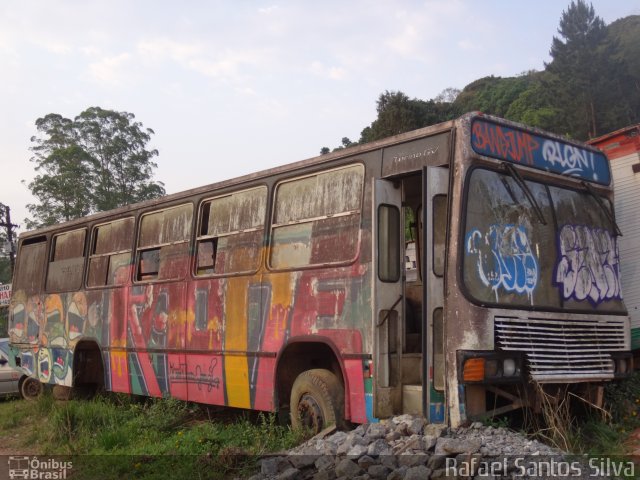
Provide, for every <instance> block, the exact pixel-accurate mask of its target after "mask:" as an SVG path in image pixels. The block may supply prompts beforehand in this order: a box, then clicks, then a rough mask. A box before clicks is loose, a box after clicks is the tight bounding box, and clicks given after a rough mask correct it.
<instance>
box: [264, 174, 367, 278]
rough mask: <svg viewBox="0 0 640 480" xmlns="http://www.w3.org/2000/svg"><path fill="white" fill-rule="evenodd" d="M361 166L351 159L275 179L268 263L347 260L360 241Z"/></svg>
mask: <svg viewBox="0 0 640 480" xmlns="http://www.w3.org/2000/svg"><path fill="white" fill-rule="evenodd" d="M363 179H364V166H362V165H352V166H348V167H344V168H339V169H335V170H330V171H326V172H321V173H318V174H316V175H311V176H307V177H303V178H298V179H295V180H288V181H285V182H282V183H281V184H279V185H278V187H277V190H276V199H275V207H274V218H273V226H272V228H273V230H272V235H271V239H272V244H271V256H270V259H269V263H270V266H271V267H272V268H274V269H287V268H297V267H305V266H309V265H326V264H335V263H343V262H349V261H352V260H354V259H355V258H356V256H357V254H358V246H359V243H360V232H359V229H360V211H361V210H360V209H361V203H362V185H363Z"/></svg>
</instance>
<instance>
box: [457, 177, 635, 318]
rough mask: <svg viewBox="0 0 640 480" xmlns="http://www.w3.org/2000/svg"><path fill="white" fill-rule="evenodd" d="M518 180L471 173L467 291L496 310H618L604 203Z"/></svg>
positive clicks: (615, 258)
mask: <svg viewBox="0 0 640 480" xmlns="http://www.w3.org/2000/svg"><path fill="white" fill-rule="evenodd" d="M519 180H520V179H519V175H518V174H517V172H516V173H515V174H513V173H512V172H504V173H502V172H500V173H499V172H495V171H490V170H484V169H475V170H473V171H472V172H471V174H470V179H469V185H468V193H467V200H466V203H467V204H466V215H465V230H464V235H465V237H464V260H463V278H464V285H465V288H466V291H467V292H468V294H469V295H470V296H471V297H472V298H473V299H474V300H475V301H477V302H478V303H481V304H484V305H499V306H501V307H513V308H522V307H526V308H539V309H553V310H557V309H565V310H598V311H609V312H624V311H625V307H624V304H623V302H622V294H621V291H620V264H619V255H618V244H617V237H616V234H615V226H614V224H613V221H612V218H613V215H612V212H611V203H610V202H609V201H608V200H607V199H605V198H600V199H596V198H594V196H593V195H592V194H590V193H589V191H588V190H587V189H584V190H583V191H580V190H571V189H567V188H560V187H556V186H551V185H544V184H542V183H537V182H533V181H529V180H524V181H519ZM607 210H608V211H607Z"/></svg>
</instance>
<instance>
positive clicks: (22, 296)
mask: <svg viewBox="0 0 640 480" xmlns="http://www.w3.org/2000/svg"><path fill="white" fill-rule="evenodd" d="M612 205H613V204H612V187H611V174H610V169H609V164H608V162H607V160H606V158H605V157H604V155H603V154H602V153H600V152H599V151H597V150H595V149H593V148H592V147H589V146H586V145H583V144H577V143H575V142H570V141H567V140H564V139H561V138H559V137H556V136H554V135H551V134H548V133H544V132H541V131H537V130H533V129H530V128H527V127H524V126H522V125H518V124H515V123H511V122H508V121H505V120H501V119H498V118H494V117H491V116H487V115H482V114H479V113H473V114H467V115H465V116H463V117H461V118H459V119H457V120H454V121H449V122H446V123H442V124H439V125H435V126H431V127H427V128H423V129H420V130H416V131H414V132H409V133H405V134H401V135H397V136H395V137H392V138H389V139H386V140H382V141H378V142H375V143H371V144H366V145H358V146H356V147H353V148H350V149H346V150H340V151H336V152H333V153H331V154H326V155H322V156H320V157H317V158H312V159H310V160H305V161H301V162H298V163H294V164H291V165H286V166H282V167H278V168H273V169H271V170H268V171H264V172H259V173H255V174H251V175H247V176H244V177H240V178H237V179H233V180H229V181H224V182H220V183H216V184H213V185H209V186H206V187H202V188H196V189H193V190H189V191H186V192H183V193H177V194H173V195H168V196H166V197H163V198H160V199H157V200H153V201H147V202H144V203H140V204H137V205H131V206H127V207H123V208H120V209H117V210H113V211H109V212H103V213H98V214H95V215H92V216H89V217H86V218H82V219H78V220H74V221H70V222H68V223H64V224H61V225H55V226H52V227H46V228H42V229H39V230H36V231H32V232H28V233H24V234H22V235H21V236H20V240H19V252H18V258H17V268H16V272H15V278H14V280H13V285H14V292H15V293H14V295H13V297H12V303H11V318H10V337H11V342H12V346H13V352H14V361H15V362H16V363H17V364H18V365H19V366H21V367H22V368H23V369H24V370H26V371H27V372H28V373H29V374H30V375H32V376H34V377H36V378H38V379H39V380H40V382H42V383H45V384H54V385H56V387H54V388H57V389H58V392H63V394H64V393H65V392H67V393H68V392H74V391H76V390H78V389H81V390H90V389H95V388H102V389H105V390H108V391H113V392H124V393H129V394H137V395H147V396H155V397H161V396H171V397H175V398H178V399H183V400H188V401H194V402H200V403H205V404H214V405H226V406H230V407H238V408H244V409H256V410H261V411H277V412H284V413H289V412H290V415H291V418H292V422H293V424H294V425H301V424H302V425H306V426H308V427H310V428H313V429H315V430H320V429H322V428H323V427H324V426H326V425H328V424H330V423H333V422H335V423H337V424H338V425H342V424H346V422H348V421H350V422H354V423H363V422H367V421H373V420H374V419H376V418H385V417H389V416H392V415H395V414H399V413H403V412H404V413H413V414H421V415H424V416H425V417H426V418H427V419H428V421H430V422H433V423H442V422H447V423H449V424H450V425H453V426H457V425H459V424H461V423H462V422H465V421H466V420H469V419H474V418H479V417H482V416H484V415H490V414H494V413H500V412H505V411H508V410H509V409H513V408H519V407H523V406H530V405H533V404H534V403H535V395H536V392H539V391H540V389H542V390H543V391H544V389H545V388H553V386H554V385H556V386H557V385H565V386H567V385H568V386H570V387H571V388H573V389H574V391H576V392H577V394H579V395H582V396H583V397H588V398H590V399H593V398H597V396H598V395H597V394H598V392H601V390H602V385H603V384H604V383H605V382H608V381H611V380H613V379H615V378H617V377H620V376H624V375H625V374H627V373H628V372H629V371H630V368H631V365H630V363H631V357H630V353H629V350H630V334H629V321H628V317H627V312H626V310H625V306H624V303H623V301H622V294H621V288H620V264H619V257H618V245H617V235H618V233H619V232H618V230H617V227H616V224H615V217H614V211H613V206H612ZM410 257H411V258H414V257H415V259H416V267H417V268H416V269H414V270H413V271H412V272H411V275H407V272H406V270H407V269H406V264H407V263H409V264H411V263H412V262H411V261H409V262H407V260H406V259H407V258H410ZM537 387H540V388H537Z"/></svg>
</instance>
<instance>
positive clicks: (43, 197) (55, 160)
mask: <svg viewBox="0 0 640 480" xmlns="http://www.w3.org/2000/svg"><path fill="white" fill-rule="evenodd" d="M36 128H37V129H38V135H36V136H34V137H32V138H31V141H32V143H33V146H32V147H31V151H32V152H33V154H34V155H33V157H32V158H31V161H32V162H34V163H35V164H36V167H35V169H36V172H38V174H37V175H36V177H35V178H34V179H33V181H31V182H30V183H29V185H28V187H29V189H30V190H31V193H32V194H33V196H34V197H35V198H36V199H37V200H38V202H37V203H34V204H29V205H27V208H28V209H29V211H30V213H31V215H33V217H34V218H33V220H29V219H27V220H25V222H26V224H27V227H28V228H34V227H36V226H42V225H51V224H55V223H59V222H63V221H67V220H71V219H73V218H78V217H82V216H85V215H88V214H90V213H93V212H97V211H103V210H108V209H111V208H117V207H120V206H122V205H127V204H130V203H134V202H137V201H142V200H147V199H151V198H156V197H158V196H160V195H163V194H164V193H165V192H164V185H163V184H162V183H161V182H155V181H153V179H152V177H153V170H154V168H156V164H155V163H154V162H153V161H152V159H153V157H154V156H157V155H158V151H157V150H149V149H147V143H148V142H149V141H150V139H151V135H152V134H153V131H152V130H151V129H144V128H143V126H142V124H141V123H139V122H135V121H134V115H133V114H131V113H127V112H115V111H112V110H103V109H101V108H99V107H92V108H89V109H87V110H85V111H84V112H82V113H81V114H80V115H78V116H77V117H76V118H75V119H74V120H70V119H67V118H64V117H62V116H61V115H58V114H53V113H52V114H49V115H47V116H45V117H43V118H39V119H38V120H36Z"/></svg>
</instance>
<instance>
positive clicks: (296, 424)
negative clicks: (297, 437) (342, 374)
mask: <svg viewBox="0 0 640 480" xmlns="http://www.w3.org/2000/svg"><path fill="white" fill-rule="evenodd" d="M334 424H335V425H336V426H337V427H342V426H344V388H343V387H342V384H341V383H340V381H339V380H338V379H337V378H336V376H335V375H334V374H333V373H331V372H330V371H329V370H324V369H320V368H318V369H313V370H307V371H305V372H302V373H301V374H300V375H298V377H297V378H296V380H295V382H293V387H292V389H291V426H292V427H293V428H294V429H296V428H303V429H308V430H310V431H311V432H312V433H313V434H316V433H319V432H320V431H322V430H323V429H325V428H327V427H328V426H330V425H334Z"/></svg>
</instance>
